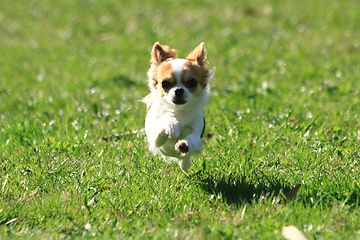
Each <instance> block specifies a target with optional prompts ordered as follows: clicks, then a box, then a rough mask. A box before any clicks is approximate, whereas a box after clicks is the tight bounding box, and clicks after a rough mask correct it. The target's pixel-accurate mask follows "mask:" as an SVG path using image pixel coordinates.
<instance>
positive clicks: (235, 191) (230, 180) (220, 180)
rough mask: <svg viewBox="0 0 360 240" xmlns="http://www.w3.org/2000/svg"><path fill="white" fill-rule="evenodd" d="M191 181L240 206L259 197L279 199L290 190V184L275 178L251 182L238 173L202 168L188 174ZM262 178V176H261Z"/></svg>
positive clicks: (211, 194) (211, 193)
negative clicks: (204, 169)
mask: <svg viewBox="0 0 360 240" xmlns="http://www.w3.org/2000/svg"><path fill="white" fill-rule="evenodd" d="M188 177H189V179H191V181H192V182H193V183H195V184H196V185H197V186H198V187H200V188H201V189H202V190H204V191H205V192H207V193H209V194H210V196H212V197H216V198H218V197H219V198H221V199H222V201H224V202H225V203H227V204H229V205H235V206H240V205H242V204H243V203H245V202H247V203H252V202H253V201H256V200H258V199H259V198H260V197H269V196H270V197H271V196H272V197H278V196H280V198H279V199H281V197H282V196H284V194H285V193H288V192H290V191H291V189H292V187H293V186H292V187H291V186H286V185H284V184H283V183H281V182H280V180H277V179H266V180H264V179H261V180H260V181H256V182H251V181H250V180H249V179H246V177H245V176H243V177H241V176H239V175H238V174H232V173H230V174H228V175H226V174H215V175H214V174H210V173H208V172H204V171H202V170H199V171H197V172H196V173H194V174H191V175H189V176H188ZM262 178H263V177H262Z"/></svg>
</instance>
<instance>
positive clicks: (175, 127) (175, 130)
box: [165, 123, 180, 139]
mask: <svg viewBox="0 0 360 240" xmlns="http://www.w3.org/2000/svg"><path fill="white" fill-rule="evenodd" d="M165 134H167V135H168V136H169V138H173V139H178V138H179V137H180V125H179V124H178V123H170V124H168V125H167V127H165Z"/></svg>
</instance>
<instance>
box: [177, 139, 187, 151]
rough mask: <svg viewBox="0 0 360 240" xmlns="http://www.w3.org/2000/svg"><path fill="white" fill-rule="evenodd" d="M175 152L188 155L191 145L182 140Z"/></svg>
mask: <svg viewBox="0 0 360 240" xmlns="http://www.w3.org/2000/svg"><path fill="white" fill-rule="evenodd" d="M175 150H176V151H179V152H181V153H187V152H188V151H189V145H188V144H187V142H186V141H184V140H180V141H178V142H177V143H176V144H175Z"/></svg>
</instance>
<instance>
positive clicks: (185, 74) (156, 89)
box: [148, 42, 215, 106]
mask: <svg viewBox="0 0 360 240" xmlns="http://www.w3.org/2000/svg"><path fill="white" fill-rule="evenodd" d="M214 74H215V68H214V69H212V70H211V71H210V70H209V63H208V61H207V60H206V49H205V45H204V43H200V45H199V46H197V47H196V48H195V49H194V51H192V52H191V53H190V54H189V55H188V56H187V57H186V58H185V59H178V58H177V56H176V50H174V49H170V47H169V46H162V45H160V44H159V43H158V42H157V43H155V44H154V46H153V48H152V51H151V67H150V69H149V71H148V76H149V86H150V88H151V90H152V94H156V95H157V96H158V97H160V98H161V99H164V100H165V101H166V102H168V103H170V104H171V105H175V106H182V105H186V104H187V103H189V102H191V101H194V100H195V101H196V99H197V98H200V97H201V96H202V94H203V91H204V89H205V88H206V87H207V84H208V81H209V80H210V79H211V78H212V77H213V75H214Z"/></svg>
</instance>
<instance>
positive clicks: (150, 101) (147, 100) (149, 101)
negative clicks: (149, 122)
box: [146, 93, 154, 112]
mask: <svg viewBox="0 0 360 240" xmlns="http://www.w3.org/2000/svg"><path fill="white" fill-rule="evenodd" d="M153 101H154V100H153V99H152V97H151V93H149V94H148V95H147V96H146V112H149V110H150V108H151V105H152V104H153Z"/></svg>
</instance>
